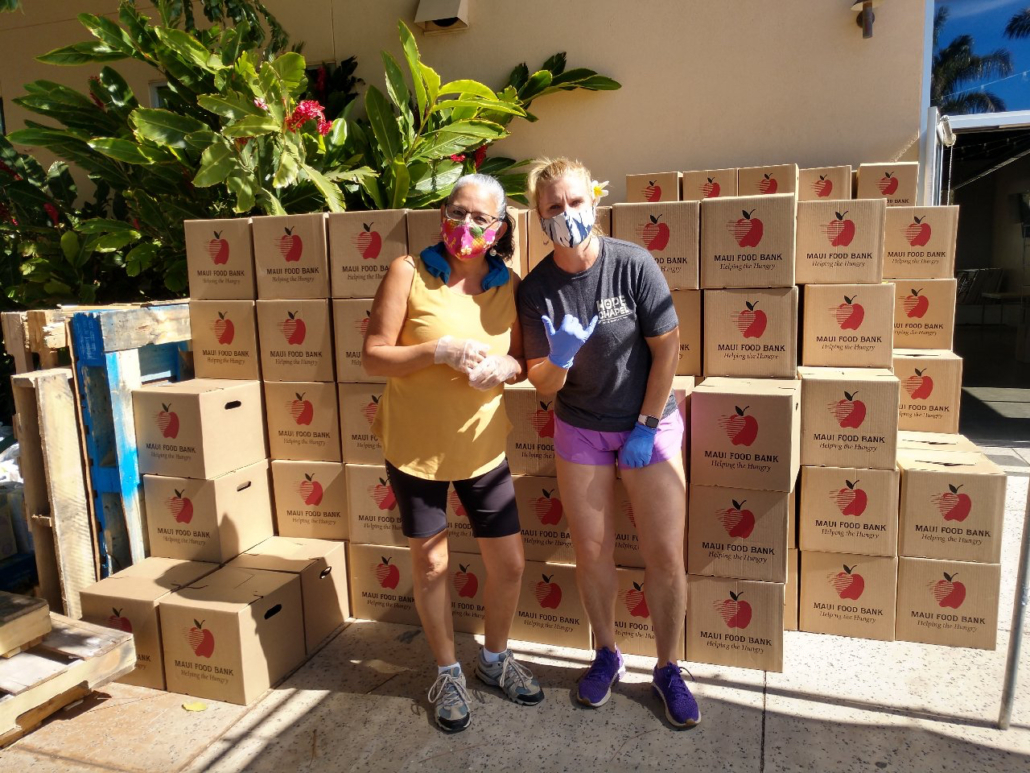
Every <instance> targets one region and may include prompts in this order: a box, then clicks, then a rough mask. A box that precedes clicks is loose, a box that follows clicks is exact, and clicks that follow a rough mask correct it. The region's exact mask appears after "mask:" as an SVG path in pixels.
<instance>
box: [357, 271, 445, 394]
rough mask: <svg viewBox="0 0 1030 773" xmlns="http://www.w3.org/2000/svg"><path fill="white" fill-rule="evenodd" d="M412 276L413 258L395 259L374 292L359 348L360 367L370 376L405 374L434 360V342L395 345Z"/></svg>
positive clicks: (426, 365)
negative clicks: (366, 330) (362, 342)
mask: <svg viewBox="0 0 1030 773" xmlns="http://www.w3.org/2000/svg"><path fill="white" fill-rule="evenodd" d="M414 276H415V264H414V261H413V260H412V258H411V257H409V256H406V255H405V256H404V257H400V258H396V259H395V260H394V261H393V262H392V263H390V268H389V269H388V270H387V272H386V276H385V277H384V278H383V281H382V282H381V283H380V285H379V289H378V290H377V291H376V297H375V299H374V300H373V301H372V311H371V312H370V314H369V321H368V334H367V335H366V336H365V345H364V346H363V347H362V350H361V366H362V367H363V368H364V369H365V372H366V373H367V374H368V375H370V376H407V375H408V374H410V373H415V372H416V371H419V370H422V369H423V368H428V367H429V366H430V365H432V364H433V362H434V360H433V358H434V356H435V354H436V341H426V342H424V343H421V344H416V345H414V346H398V345H397V341H398V340H399V339H400V335H401V330H402V329H403V327H404V322H405V320H406V319H407V316H408V293H409V292H410V291H411V282H412V279H413V278H414Z"/></svg>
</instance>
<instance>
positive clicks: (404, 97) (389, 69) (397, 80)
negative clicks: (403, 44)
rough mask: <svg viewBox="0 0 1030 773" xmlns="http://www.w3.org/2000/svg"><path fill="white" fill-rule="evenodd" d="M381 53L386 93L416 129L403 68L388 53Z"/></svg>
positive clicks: (408, 122)
mask: <svg viewBox="0 0 1030 773" xmlns="http://www.w3.org/2000/svg"><path fill="white" fill-rule="evenodd" d="M381 53H382V55H383V66H384V67H385V68H386V93H387V94H389V95H390V99H391V100H392V101H393V103H394V104H395V105H397V109H398V110H400V111H401V115H402V116H403V117H404V118H405V120H406V121H407V125H408V127H409V128H411V127H414V116H412V114H411V96H410V95H409V94H408V87H407V85H406V84H405V83H404V75H403V74H402V73H401V67H400V65H399V64H397V60H396V59H394V58H393V57H392V56H391V55H390V54H389V53H388V52H386V51H383V52H381ZM410 136H411V134H410V132H409V137H410Z"/></svg>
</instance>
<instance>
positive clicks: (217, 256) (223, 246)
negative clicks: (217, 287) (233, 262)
mask: <svg viewBox="0 0 1030 773" xmlns="http://www.w3.org/2000/svg"><path fill="white" fill-rule="evenodd" d="M212 233H213V234H214V235H215V238H214V239H212V240H211V241H209V242H208V243H207V254H208V255H210V256H211V261H212V262H213V263H214V264H215V265H216V266H220V265H222V264H224V263H228V262H229V242H227V241H226V240H225V239H223V238H222V234H221V233H220V232H218V231H212Z"/></svg>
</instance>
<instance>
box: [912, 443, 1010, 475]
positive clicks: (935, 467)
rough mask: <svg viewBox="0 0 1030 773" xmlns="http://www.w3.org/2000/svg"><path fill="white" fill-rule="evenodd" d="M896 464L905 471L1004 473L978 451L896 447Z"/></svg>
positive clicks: (966, 473)
mask: <svg viewBox="0 0 1030 773" xmlns="http://www.w3.org/2000/svg"><path fill="white" fill-rule="evenodd" d="M898 466H899V467H900V468H901V471H902V473H905V472H941V473H957V474H962V475H1004V474H1005V471H1004V470H1002V469H1001V467H999V466H998V465H996V464H995V463H994V462H992V461H991V460H990V459H988V458H987V457H986V456H985V455H984V454H982V453H979V452H975V453H973V452H968V451H921V450H918V449H913V448H899V449H898Z"/></svg>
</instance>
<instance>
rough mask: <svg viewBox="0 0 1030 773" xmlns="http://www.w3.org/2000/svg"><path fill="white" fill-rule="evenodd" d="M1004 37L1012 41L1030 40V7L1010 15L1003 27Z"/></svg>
mask: <svg viewBox="0 0 1030 773" xmlns="http://www.w3.org/2000/svg"><path fill="white" fill-rule="evenodd" d="M1005 37H1008V38H1012V39H1013V40H1022V39H1024V38H1030V6H1028V7H1026V8H1024V9H1023V10H1022V11H1019V12H1017V13H1015V14H1013V15H1012V18H1011V19H1009V23H1008V24H1006V25H1005Z"/></svg>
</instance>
